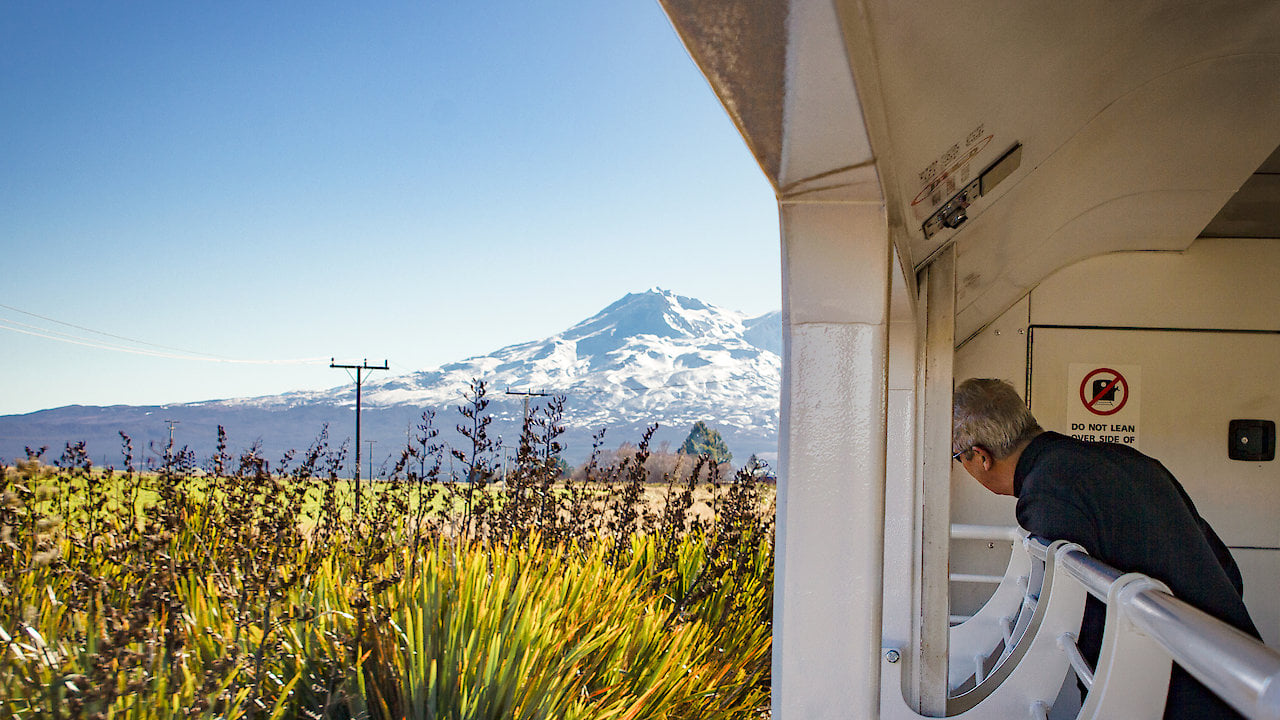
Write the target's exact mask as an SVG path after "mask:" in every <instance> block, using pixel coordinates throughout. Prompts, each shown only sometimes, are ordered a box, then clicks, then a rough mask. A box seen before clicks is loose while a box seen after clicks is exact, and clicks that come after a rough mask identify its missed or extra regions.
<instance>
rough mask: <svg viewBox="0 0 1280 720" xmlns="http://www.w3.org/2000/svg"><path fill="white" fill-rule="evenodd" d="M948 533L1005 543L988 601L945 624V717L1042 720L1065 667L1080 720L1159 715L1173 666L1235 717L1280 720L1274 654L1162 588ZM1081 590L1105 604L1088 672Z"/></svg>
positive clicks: (1278, 667) (1061, 551) (1010, 534)
mask: <svg viewBox="0 0 1280 720" xmlns="http://www.w3.org/2000/svg"><path fill="white" fill-rule="evenodd" d="M953 536H955V537H959V538H980V539H991V540H1012V541H1013V543H1014V551H1013V553H1012V555H1011V558H1010V563H1009V569H1008V570H1007V571H1006V573H1005V576H1004V577H1003V578H1002V579H1001V581H1000V584H999V586H998V587H997V590H996V593H995V594H994V595H993V596H992V598H991V600H989V601H988V602H987V604H986V605H984V606H983V608H982V609H981V610H979V611H978V613H976V614H975V615H974V616H973V617H972V618H969V619H967V620H966V621H965V622H963V623H961V624H960V625H957V626H955V627H953V628H952V658H953V661H952V665H953V668H956V669H957V670H956V671H954V672H952V674H951V683H950V685H951V689H952V693H951V694H952V697H951V698H950V700H949V701H948V706H947V714H948V716H957V717H966V718H967V717H974V718H977V717H992V718H1001V720H1007V719H1008V718H1012V717H1031V718H1044V717H1047V715H1048V711H1049V707H1050V705H1052V703H1053V699H1054V697H1056V695H1057V690H1058V688H1059V687H1060V686H1061V684H1062V680H1063V679H1064V677H1065V675H1066V673H1067V672H1068V671H1073V672H1074V673H1075V674H1076V676H1077V677H1078V678H1079V679H1080V681H1081V682H1082V683H1083V684H1084V685H1085V686H1086V687H1087V688H1089V694H1088V696H1087V698H1086V699H1085V701H1084V703H1083V706H1082V707H1081V709H1080V713H1079V715H1078V717H1079V718H1097V717H1126V718H1143V717H1150V718H1159V717H1160V716H1161V714H1162V712H1163V709H1164V697H1165V694H1166V691H1167V688H1168V682H1169V670H1170V667H1171V663H1172V662H1177V663H1178V664H1179V665H1181V666H1182V667H1183V668H1185V669H1186V670H1187V671H1188V672H1189V673H1190V674H1191V675H1192V676H1193V677H1195V678H1196V679H1198V680H1199V681H1200V682H1202V683H1204V685H1205V686H1206V687H1208V688H1209V689H1210V690H1212V691H1213V692H1214V693H1216V694H1217V695H1218V696H1219V697H1221V698H1222V699H1223V700H1225V701H1226V702H1227V703H1229V704H1230V705H1231V706H1233V707H1234V708H1236V709H1237V710H1238V711H1239V712H1240V713H1241V714H1243V715H1244V716H1246V717H1248V718H1252V719H1254V720H1280V652H1277V651H1276V650H1274V649H1272V648H1269V647H1267V646H1265V645H1263V644H1262V643H1261V642H1259V641H1258V640H1257V639H1255V638H1253V637H1250V636H1248V635H1246V634H1244V633H1242V632H1240V631H1238V630H1236V629H1235V628H1233V627H1231V626H1230V625H1228V624H1226V623H1224V622H1222V621H1220V620H1218V619H1216V618H1214V617H1212V616H1210V615H1208V614H1206V613H1204V612H1203V611H1201V610H1198V609H1196V608H1194V607H1192V606H1191V605H1188V604H1187V603H1185V602H1183V601H1181V600H1179V599H1177V598H1175V597H1173V596H1172V595H1171V594H1170V593H1169V591H1168V588H1167V587H1166V586H1164V585H1163V584H1162V583H1160V582H1158V581H1156V580H1153V579H1151V578H1149V577H1147V576H1145V575H1140V574H1137V573H1129V574H1124V573H1121V572H1120V571H1118V570H1116V569H1115V568H1112V567H1110V566H1109V565H1107V564H1106V563H1103V562H1101V561H1099V560H1097V559H1096V558H1093V557H1091V556H1090V555H1089V554H1088V553H1086V552H1085V551H1084V550H1083V549H1082V548H1080V547H1079V546H1077V545H1071V544H1067V543H1064V542H1061V541H1059V542H1055V543H1044V542H1042V541H1040V540H1038V539H1036V538H1030V537H1027V535H1026V533H1025V532H1020V531H1017V530H1016V529H1013V530H1011V529H1008V528H985V527H974V526H958V527H957V530H956V532H955V533H954V534H953ZM1015 538H1016V539H1015ZM1085 593H1088V594H1092V595H1094V596H1095V597H1097V598H1099V599H1100V600H1102V601H1103V602H1105V603H1106V604H1107V618H1106V625H1105V630H1104V637H1103V644H1102V650H1101V652H1100V654H1099V657H1098V663H1097V667H1096V668H1095V667H1091V666H1090V665H1089V663H1088V662H1087V661H1086V660H1085V658H1084V657H1083V656H1082V654H1081V653H1080V651H1079V649H1078V647H1077V646H1076V642H1075V640H1076V636H1077V633H1078V632H1079V623H1080V616H1081V614H1082V612H1083V605H1084V596H1085ZM1018 708H1021V709H1018ZM887 716H900V717H906V715H902V714H901V713H888V714H887Z"/></svg>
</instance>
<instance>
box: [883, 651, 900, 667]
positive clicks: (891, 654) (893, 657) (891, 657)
mask: <svg viewBox="0 0 1280 720" xmlns="http://www.w3.org/2000/svg"><path fill="white" fill-rule="evenodd" d="M884 659H885V660H888V661H889V663H890V664H892V663H896V662H898V661H899V660H901V659H902V653H899V652H898V651H897V650H888V651H886V652H885V654H884Z"/></svg>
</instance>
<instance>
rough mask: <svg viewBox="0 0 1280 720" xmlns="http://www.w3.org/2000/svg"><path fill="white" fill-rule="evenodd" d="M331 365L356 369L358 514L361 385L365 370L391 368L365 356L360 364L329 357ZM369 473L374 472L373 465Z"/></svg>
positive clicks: (332, 366)
mask: <svg viewBox="0 0 1280 720" xmlns="http://www.w3.org/2000/svg"><path fill="white" fill-rule="evenodd" d="M329 367H331V368H342V369H343V370H355V371H356V514H357V515H359V514H360V386H361V385H363V384H364V375H363V372H364V371H365V370H390V369H391V368H390V367H388V366H387V361H386V360H383V361H382V364H381V365H370V364H369V359H368V358H365V360H364V362H363V363H361V364H360V365H339V364H338V363H337V362H335V361H334V359H333V358H329ZM369 474H371V475H372V474H373V470H372V467H371V468H370V471H369Z"/></svg>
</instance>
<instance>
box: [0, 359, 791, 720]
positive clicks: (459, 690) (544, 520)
mask: <svg viewBox="0 0 1280 720" xmlns="http://www.w3.org/2000/svg"><path fill="white" fill-rule="evenodd" d="M484 393H485V388H484V384H483V383H482V382H480V381H476V382H475V383H473V385H472V393H471V394H470V396H469V397H468V401H467V403H466V404H465V405H463V406H462V408H460V414H461V415H462V417H463V419H464V426H465V427H466V428H468V430H469V431H470V434H469V435H468V434H466V433H464V435H465V436H466V438H467V439H468V443H469V446H468V447H464V448H462V449H460V450H459V449H454V448H449V447H447V446H446V445H445V444H444V443H443V442H441V441H440V440H439V438H438V433H437V432H436V431H435V429H434V415H432V414H424V416H423V424H422V425H420V426H419V434H418V437H416V438H415V439H414V442H413V444H412V445H411V446H409V447H406V449H405V452H404V453H403V454H402V455H401V458H400V461H399V462H398V463H396V466H395V468H394V469H393V470H392V472H391V474H390V476H389V477H387V478H385V481H384V482H378V483H373V484H372V485H373V487H372V488H371V489H369V491H368V495H367V496H366V498H365V500H366V501H365V502H361V503H360V504H359V506H358V507H359V511H358V512H357V510H356V507H357V505H356V503H355V497H354V495H353V493H352V487H351V484H350V483H348V482H347V481H346V480H344V479H342V478H340V477H339V475H338V473H339V469H340V468H342V467H343V463H344V459H345V455H346V445H345V444H342V445H340V446H338V447H331V446H330V444H329V442H328V436H327V430H324V429H322V430H321V432H320V434H319V436H318V438H317V440H316V442H315V443H314V444H313V445H312V446H311V447H310V448H309V449H308V450H307V451H306V452H304V453H302V454H301V455H295V454H293V453H288V454H286V455H285V456H284V457H283V458H281V459H280V460H279V462H277V463H275V464H274V466H273V465H272V464H271V463H269V462H268V461H267V460H266V459H265V458H264V457H263V456H262V454H261V452H260V451H259V449H258V448H257V447H256V446H254V447H250V448H248V449H247V450H245V451H244V452H242V453H241V454H240V455H239V456H238V457H233V456H232V454H231V453H230V452H229V451H228V448H227V446H226V434H225V432H224V431H223V430H222V428H219V429H218V434H217V438H216V440H215V447H216V449H215V452H214V454H213V456H212V457H211V458H210V459H209V461H208V462H207V463H206V464H205V466H204V468H203V469H202V470H197V469H196V462H195V456H194V453H192V452H191V451H190V450H188V449H187V448H174V447H172V446H168V447H165V448H163V450H162V452H163V457H164V463H163V465H162V466H161V467H160V468H158V470H157V471H155V472H139V471H138V469H137V468H136V467H135V466H134V459H133V445H132V441H131V440H130V439H129V438H128V437H127V436H125V435H123V434H122V435H121V450H122V456H123V462H122V465H121V467H122V469H121V470H119V471H117V470H116V469H114V468H106V469H104V470H103V469H98V468H94V467H93V466H92V464H91V463H90V462H89V460H88V456H87V453H85V451H84V446H83V445H82V444H69V445H67V447H66V450H65V451H64V453H63V454H62V456H61V457H60V458H59V460H58V462H57V463H56V465H46V464H44V463H43V462H42V460H41V458H42V455H43V450H37V451H35V452H32V453H30V455H29V457H28V458H27V459H25V460H23V461H21V462H18V463H15V464H14V465H13V466H12V467H4V466H0V716H3V717H17V718H49V719H51V720H52V719H59V720H60V719H61V718H94V719H95V720H96V719H97V718H137V719H139V720H141V719H143V718H175V717H183V718H219V719H225V720H239V719H240V718H245V719H252V720H275V719H276V718H286V717H287V718H300V717H305V718H311V719H314V720H319V719H320V718H344V719H346V718H370V719H383V718H385V719H387V720H391V719H392V718H399V719H407V718H433V719H434V718H458V719H461V718H468V719H470V718H489V717H492V718H498V717H502V718H507V717H513V718H605V719H610V718H618V719H631V718H651V717H664V718H712V719H713V720H714V719H716V718H753V717H757V716H758V715H759V712H760V709H761V708H762V707H765V706H767V698H768V687H769V680H768V671H769V647H770V618H771V600H772V594H771V583H772V572H773V566H772V562H773V560H772V558H773V556H772V510H771V508H770V507H768V506H767V505H766V504H765V503H764V501H763V499H764V498H763V495H762V493H761V489H760V486H759V485H758V483H757V478H758V476H759V475H760V474H761V473H760V472H758V470H759V469H758V468H750V469H747V468H744V470H743V471H740V472H739V473H738V474H737V475H735V476H734V477H733V478H732V479H731V480H730V481H728V482H724V481H722V480H721V478H720V475H719V472H718V469H717V468H716V467H715V466H714V464H711V463H709V461H708V460H707V459H705V458H698V459H693V460H692V463H693V470H692V472H691V473H690V474H689V475H688V476H685V475H682V474H681V473H680V468H679V466H677V468H676V470H675V471H673V472H672V473H671V474H669V475H668V476H667V477H666V478H665V488H666V492H665V495H664V496H662V499H661V500H660V501H659V502H657V504H655V503H654V501H652V500H651V499H646V492H645V487H646V482H647V480H648V477H649V471H648V470H647V469H646V467H645V462H646V460H647V459H648V457H649V438H650V437H651V435H652V433H653V430H654V428H653V427H651V428H650V429H649V431H648V432H646V433H645V434H644V436H643V438H642V440H641V442H640V444H639V445H638V446H636V447H635V449H634V451H629V452H627V453H619V454H618V455H616V456H615V460H613V461H612V462H610V463H608V464H602V463H599V462H597V460H598V456H599V455H598V453H599V449H600V446H601V444H602V442H603V437H604V434H603V430H602V431H601V432H600V433H598V434H597V435H596V438H595V441H594V443H593V445H594V447H593V453H592V460H591V462H590V463H588V466H587V467H586V468H585V469H584V471H583V472H582V473H580V474H579V476H578V477H576V478H566V477H564V476H563V475H562V472H561V467H562V461H561V460H560V457H559V454H560V452H561V449H562V448H561V447H560V444H559V442H558V437H559V435H560V434H561V433H562V432H563V428H562V426H561V425H560V414H561V412H562V409H563V398H553V399H551V400H550V401H548V402H547V404H546V405H544V406H542V407H539V408H534V412H532V413H530V416H529V418H528V419H526V422H525V426H524V428H523V429H522V437H521V445H520V453H519V454H518V456H517V462H516V466H515V467H514V468H513V469H512V472H510V473H508V474H507V476H506V477H498V473H497V466H496V464H495V463H494V461H493V458H494V453H495V452H496V450H495V447H496V440H491V439H490V438H489V436H488V434H487V429H486V428H487V426H488V424H489V422H488V421H489V417H488V416H487V415H485V414H484V413H485V405H486V404H487V403H486V401H485V399H484ZM446 457H453V458H455V459H459V460H461V461H462V462H463V464H464V466H465V468H466V478H465V480H463V479H461V478H458V477H453V476H452V473H447V472H445V471H443V470H442V467H443V464H442V462H443V460H444V459H445V458H446ZM415 466H416V467H415ZM492 480H503V482H501V483H494V482H491V481H492ZM464 483H465V484H464ZM695 492H696V493H699V494H701V495H703V496H705V497H706V498H707V503H709V505H710V508H711V515H710V516H709V517H708V516H699V515H698V513H697V511H696V510H695V507H694V506H695Z"/></svg>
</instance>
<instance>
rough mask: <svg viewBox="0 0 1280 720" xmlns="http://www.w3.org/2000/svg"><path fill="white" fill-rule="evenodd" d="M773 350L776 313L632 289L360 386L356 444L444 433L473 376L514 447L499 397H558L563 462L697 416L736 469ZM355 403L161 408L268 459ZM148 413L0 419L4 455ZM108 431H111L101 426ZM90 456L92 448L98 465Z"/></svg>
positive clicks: (141, 422) (517, 401) (769, 436)
mask: <svg viewBox="0 0 1280 720" xmlns="http://www.w3.org/2000/svg"><path fill="white" fill-rule="evenodd" d="M780 347H781V318H780V314H779V313H777V312H773V313H769V314H766V315H762V316H759V317H748V316H746V315H744V314H743V313H739V312H735V311H732V310H727V309H724V308H719V307H716V306H714V305H709V304H707V303H704V302H701V301H699V300H696V299H694V298H689V297H684V296H681V295H676V294H674V293H671V292H669V291H665V290H661V289H653V290H649V291H647V292H642V293H632V294H628V295H626V296H625V297H623V298H622V299H620V300H618V301H617V302H615V303H613V304H612V305H610V306H609V307H607V308H605V309H604V310H601V311H600V312H599V313H597V314H595V315H593V316H592V317H590V318H587V319H586V320H583V321H582V322H580V323H578V324H576V325H574V326H573V327H571V328H569V329H567V330H565V331H564V332H562V333H559V334H557V335H554V336H552V337H549V338H546V339H544V340H538V341H534V342H526V343H521V344H518V345H510V346H507V347H504V348H501V349H499V350H497V351H495V352H493V353H491V354H488V355H483V356H479V357H473V358H468V359H466V360H462V361H460V362H455V363H450V364H448V365H444V366H442V367H440V368H436V369H432V370H424V371H420V372H412V373H408V374H403V375H392V376H389V377H384V378H375V379H370V380H368V381H366V382H365V385H364V389H363V408H364V414H363V432H362V435H363V438H364V439H365V440H375V441H376V442H377V444H378V446H379V448H378V452H376V453H375V457H381V456H384V455H387V454H389V453H388V451H387V450H386V448H391V447H396V446H397V445H399V446H402V445H403V443H404V438H405V435H406V429H407V428H411V427H412V425H413V424H414V423H415V422H416V421H417V420H418V418H419V417H420V415H421V413H422V411H423V410H425V409H434V410H436V411H437V413H438V419H437V426H438V427H440V428H441V429H442V430H447V429H451V428H452V427H453V425H454V424H455V422H456V420H455V418H456V413H455V412H454V407H455V406H457V405H458V404H459V403H460V402H461V401H462V397H463V392H464V391H465V390H466V389H467V388H468V387H469V385H470V383H471V381H472V380H473V379H481V380H484V381H485V382H486V384H487V387H488V389H489V395H488V396H489V399H490V400H491V404H490V407H489V411H490V412H491V413H492V414H493V415H494V417H495V423H494V429H493V432H495V433H497V434H501V435H503V436H505V437H509V438H513V439H514V438H515V437H517V434H518V421H519V419H520V417H521V416H522V413H523V401H524V397H525V396H515V395H506V394H505V391H506V390H508V389H509V390H513V391H522V392H543V393H549V394H557V395H560V394H562V395H564V396H565V397H566V401H565V412H564V422H565V425H566V427H567V432H566V435H565V444H566V445H567V446H568V447H567V451H566V456H567V459H569V460H570V461H571V462H576V461H580V460H581V459H583V458H585V456H586V455H587V453H589V452H590V436H591V434H592V433H594V432H596V431H598V430H599V429H600V428H602V427H604V428H608V436H607V437H608V440H609V442H607V443H606V447H616V446H617V444H618V443H620V442H623V441H630V442H636V441H637V440H638V439H639V437H640V433H641V432H642V431H643V429H644V428H645V427H646V426H648V425H650V424H652V423H658V424H659V426H660V429H659V432H658V433H657V434H656V435H655V442H657V443H661V442H664V441H665V442H670V443H671V444H672V445H673V446H674V445H678V444H679V443H680V442H681V441H682V440H683V438H684V436H685V434H686V433H687V432H688V431H689V428H690V427H691V426H692V424H693V423H694V422H697V421H698V420H703V421H706V422H707V423H708V424H709V425H710V426H712V427H714V428H716V429H717V430H719V431H720V433H721V434H722V435H723V436H724V437H725V440H726V442H727V443H728V445H729V448H730V450H732V451H733V452H734V454H735V456H736V457H737V458H738V459H739V460H745V459H746V458H747V457H748V456H749V455H751V454H758V455H761V456H762V457H765V458H770V459H771V458H772V457H773V456H774V454H775V453H776V449H777V439H776V438H777V428H778V393H779V383H780V377H781V367H782V361H781V358H780V357H779V352H780ZM534 400H535V401H536V400H537V398H534ZM354 404H355V393H354V390H353V388H352V386H351V385H350V384H348V385H343V386H340V387H335V388H332V389H329V390H323V391H307V392H290V393H284V394H281V395H272V396H267V397H257V398H240V399H234V400H216V401H209V402H201V403H190V404H184V405H169V406H165V407H164V413H165V415H164V417H165V418H170V419H178V420H182V422H183V425H182V428H183V430H184V433H192V432H197V431H198V429H199V428H201V427H206V428H207V430H208V431H209V432H210V440H209V441H208V443H209V446H210V447H211V446H212V437H213V435H212V433H213V430H214V427H215V426H216V425H218V424H221V425H224V426H225V427H226V428H227V430H228V433H229V434H231V436H232V438H233V440H234V439H235V438H237V437H239V438H250V440H249V441H248V442H243V441H242V442H243V444H244V445H248V444H249V443H251V442H252V441H253V440H252V439H253V438H260V439H261V442H262V444H263V447H264V450H266V451H268V452H270V451H271V450H277V449H278V450H279V451H283V449H285V448H297V449H303V448H304V447H305V446H306V445H308V444H309V443H310V441H311V440H312V439H313V438H314V437H315V435H316V433H318V432H319V429H320V427H321V426H322V425H323V424H324V423H326V422H327V423H329V425H330V436H331V437H332V438H335V439H336V440H338V441H339V442H340V441H341V439H342V438H345V437H346V436H347V435H348V434H349V428H348V426H349V425H351V424H352V421H351V419H350V417H349V416H350V409H351V406H353V405H354ZM156 409H157V408H134V407H115V408H81V407H76V406H73V407H68V408H58V409H55V410H45V411H41V412H39V413H32V414H30V415H22V416H7V417H0V456H3V457H9V458H12V457H16V456H19V454H20V452H21V450H22V447H23V445H32V446H34V445H33V443H32V439H31V436H32V435H39V436H40V437H41V438H45V437H47V436H48V435H49V433H50V432H51V431H54V430H58V431H60V432H61V433H62V435H61V436H59V437H56V438H49V439H37V440H36V441H35V442H36V443H37V444H48V445H50V446H52V447H55V448H60V447H61V446H62V444H63V442H65V440H66V439H75V440H80V439H86V440H87V439H88V437H89V436H96V435H98V434H99V432H98V431H97V430H98V429H99V428H105V429H106V430H107V431H108V434H109V436H110V437H109V439H108V441H109V443H110V449H112V450H115V449H116V448H118V447H119V442H120V441H119V436H118V435H117V434H116V430H124V431H125V432H126V433H129V434H130V435H131V436H132V437H134V438H143V437H145V438H151V439H152V440H153V441H154V440H158V439H159V438H160V437H161V433H162V432H167V429H166V426H164V425H163V424H161V423H160V422H159V421H158V420H156V419H155V418H156V417H158V415H152V414H150V413H148V414H146V415H141V414H140V412H142V411H154V410H156ZM112 422H115V423H116V425H117V427H111V423H112ZM152 425H154V426H157V427H155V428H151V427H150V426H152ZM144 428H145V429H144ZM131 429H132V432H131ZM139 433H140V434H139ZM165 437H166V438H167V435H165ZM11 439H12V440H11ZM15 441H16V442H15ZM97 444H98V443H94V445H97ZM191 446H192V447H193V449H195V450H196V451H197V455H199V454H200V451H201V450H202V449H203V448H201V447H199V445H198V444H196V443H191ZM105 449H106V448H105V447H104V448H103V450H104V451H105ZM97 452H98V449H97V448H96V447H91V448H90V453H91V457H94V458H95V462H96V461H97ZM117 462H118V461H117Z"/></svg>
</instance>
